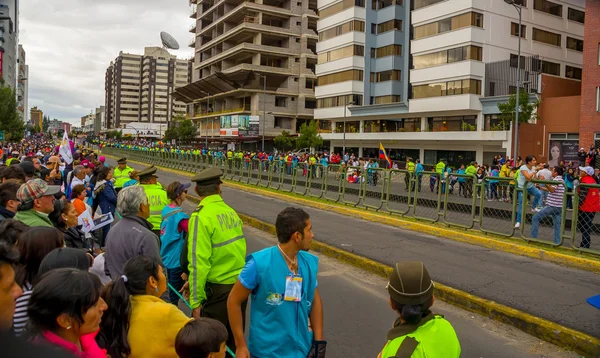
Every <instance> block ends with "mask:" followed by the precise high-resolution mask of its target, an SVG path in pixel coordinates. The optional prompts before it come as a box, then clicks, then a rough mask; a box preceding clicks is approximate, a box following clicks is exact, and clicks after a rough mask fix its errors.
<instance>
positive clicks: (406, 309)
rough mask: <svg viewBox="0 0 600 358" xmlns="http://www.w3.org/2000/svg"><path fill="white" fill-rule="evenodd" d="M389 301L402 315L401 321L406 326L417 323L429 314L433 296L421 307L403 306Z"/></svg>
mask: <svg viewBox="0 0 600 358" xmlns="http://www.w3.org/2000/svg"><path fill="white" fill-rule="evenodd" d="M390 300H391V301H392V305H393V306H394V308H395V309H396V310H397V311H398V312H400V315H402V319H403V320H404V321H405V322H406V323H408V324H417V323H419V322H420V321H421V319H422V318H423V317H425V316H427V315H428V314H429V313H430V311H429V308H431V306H432V305H433V296H432V297H431V298H430V299H429V300H427V302H425V303H423V304H421V305H403V304H401V303H398V302H396V301H395V300H394V299H393V298H390Z"/></svg>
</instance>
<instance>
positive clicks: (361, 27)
mask: <svg viewBox="0 0 600 358" xmlns="http://www.w3.org/2000/svg"><path fill="white" fill-rule="evenodd" d="M351 31H358V32H365V22H364V21H359V20H352V21H348V22H346V23H343V24H341V25H338V26H335V27H332V28H330V29H327V30H323V31H321V32H319V41H325V40H329V39H331V38H334V37H336V36H340V35H343V34H345V33H348V32H351Z"/></svg>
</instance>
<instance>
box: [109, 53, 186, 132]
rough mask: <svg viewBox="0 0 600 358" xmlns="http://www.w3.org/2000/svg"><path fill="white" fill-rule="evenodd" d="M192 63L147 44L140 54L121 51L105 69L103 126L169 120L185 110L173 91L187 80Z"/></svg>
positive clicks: (114, 126) (182, 114) (182, 113)
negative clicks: (104, 123)
mask: <svg viewBox="0 0 600 358" xmlns="http://www.w3.org/2000/svg"><path fill="white" fill-rule="evenodd" d="M190 72H191V63H190V62H189V61H188V60H182V59H177V57H176V56H173V55H171V54H169V52H168V51H167V50H165V49H162V48H159V47H146V48H145V49H144V54H143V55H137V54H129V53H123V52H121V53H120V54H119V57H117V58H116V59H115V60H114V61H113V62H111V64H110V66H109V67H108V68H107V70H106V75H105V111H106V112H105V116H106V119H105V122H106V128H107V129H110V128H118V127H119V126H122V125H124V124H127V123H133V122H145V123H165V124H168V123H170V122H171V121H172V120H173V118H174V117H175V116H177V115H180V116H184V115H185V113H186V106H185V103H182V102H180V101H177V100H176V99H175V98H174V97H173V95H172V94H173V91H174V90H175V89H176V88H178V87H182V86H185V85H187V84H188V83H189V82H190Z"/></svg>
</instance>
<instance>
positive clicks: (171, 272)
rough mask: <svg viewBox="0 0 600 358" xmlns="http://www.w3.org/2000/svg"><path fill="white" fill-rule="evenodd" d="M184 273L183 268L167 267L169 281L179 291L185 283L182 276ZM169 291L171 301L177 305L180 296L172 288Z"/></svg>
mask: <svg viewBox="0 0 600 358" xmlns="http://www.w3.org/2000/svg"><path fill="white" fill-rule="evenodd" d="M182 273H183V270H182V269H180V268H174V269H167V282H168V283H170V284H171V286H173V288H174V289H176V290H177V291H179V290H181V288H182V287H183V284H184V283H185V282H184V281H183V279H182V278H181V274H182ZM168 291H169V301H171V303H172V304H174V305H175V306H177V303H178V302H179V296H177V294H176V293H175V292H173V290H171V289H170V288H169V289H168Z"/></svg>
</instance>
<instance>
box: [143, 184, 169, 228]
mask: <svg viewBox="0 0 600 358" xmlns="http://www.w3.org/2000/svg"><path fill="white" fill-rule="evenodd" d="M140 185H141V186H143V187H144V191H145V192H146V196H147V197H148V204H149V205H150V217H149V218H148V222H149V223H150V224H152V230H160V223H161V221H162V211H163V209H164V208H165V206H167V204H169V198H168V197H167V191H166V190H165V189H164V188H163V186H162V185H160V184H158V183H156V184H140Z"/></svg>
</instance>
